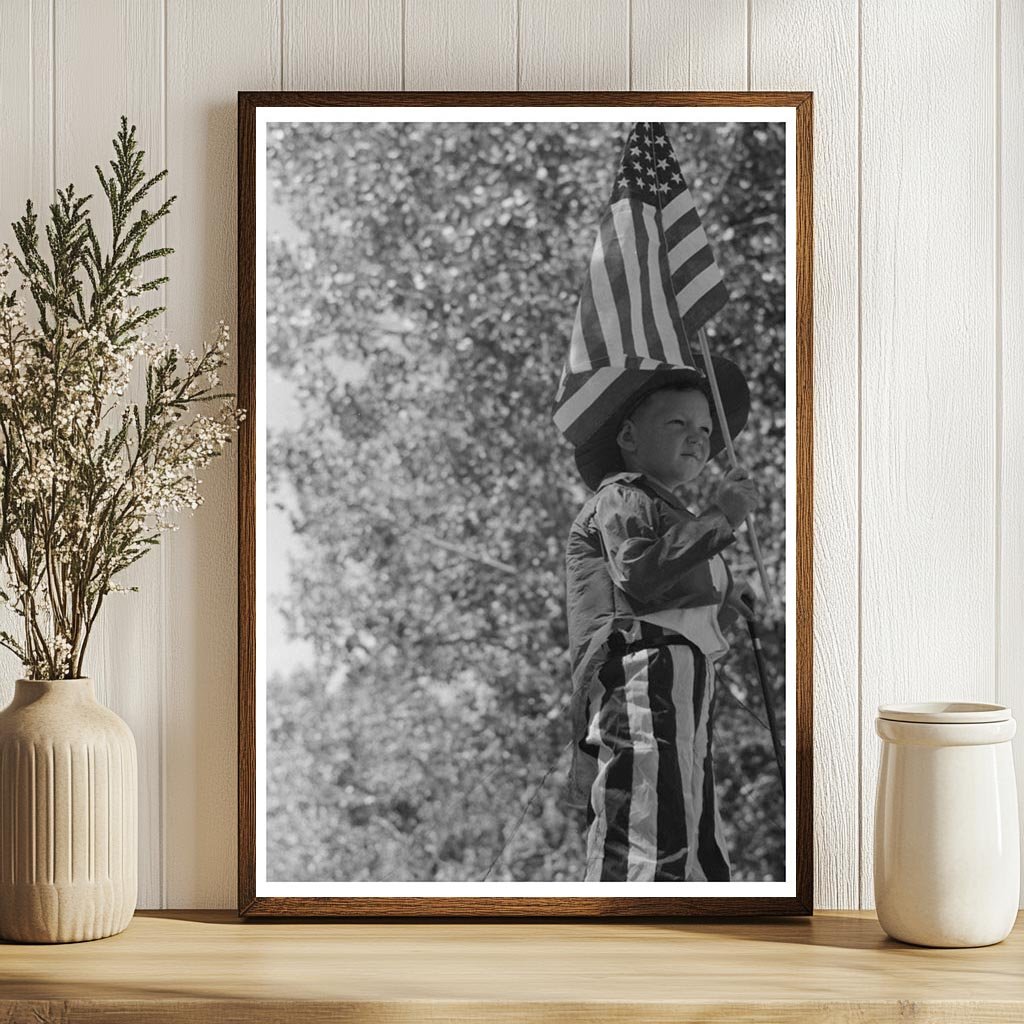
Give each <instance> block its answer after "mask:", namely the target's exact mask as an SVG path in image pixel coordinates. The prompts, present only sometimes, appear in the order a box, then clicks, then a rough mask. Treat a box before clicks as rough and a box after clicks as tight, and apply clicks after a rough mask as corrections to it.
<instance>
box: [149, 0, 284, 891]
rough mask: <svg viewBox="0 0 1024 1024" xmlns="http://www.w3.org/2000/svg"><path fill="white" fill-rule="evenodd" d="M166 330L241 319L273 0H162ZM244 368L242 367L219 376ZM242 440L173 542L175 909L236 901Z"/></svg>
mask: <svg viewBox="0 0 1024 1024" xmlns="http://www.w3.org/2000/svg"><path fill="white" fill-rule="evenodd" d="M167 4H168V7H167V151H168V154H169V161H168V162H169V166H170V171H171V181H170V188H171V190H172V191H173V192H175V193H177V194H178V196H179V199H178V202H177V204H176V206H175V208H174V210H173V211H172V213H171V216H170V218H169V222H168V228H167V232H168V241H169V243H170V244H171V245H173V246H174V247H175V249H176V250H177V251H176V253H175V255H174V256H172V257H171V258H170V261H169V262H170V275H171V281H170V284H169V285H168V307H169V312H168V317H167V319H168V329H169V331H170V334H171V337H172V339H174V340H176V341H178V342H179V343H180V344H181V345H182V346H183V347H185V348H189V347H193V346H195V345H197V344H198V342H200V341H202V340H206V339H212V338H213V337H214V336H215V334H216V330H217V321H218V320H226V321H227V322H228V323H229V324H232V325H234V323H235V311H236V288H235V284H236V272H235V266H236V245H235V240H236V229H237V222H236V219H235V211H236V202H235V199H236V196H235V193H236V175H237V169H236V163H235V159H236V153H235V149H236V147H235V137H236V131H235V124H236V117H237V109H236V105H237V100H236V94H237V93H238V91H239V90H246V89H248V90H258V89H277V88H279V87H280V84H281V33H280V27H281V21H280V15H281V11H280V7H279V5H278V3H277V2H276V0H258V2H257V0H218V2H217V3H214V4H211V3H206V2H203V0H167ZM222 376H223V377H224V379H225V380H233V379H234V376H235V369H234V361H232V365H231V366H229V367H227V368H226V372H225V373H224V374H222ZM236 451H237V446H236V445H234V444H232V445H230V446H229V447H228V451H227V455H226V456H223V457H221V458H219V459H217V460H216V462H214V463H213V464H212V465H211V466H210V467H209V468H208V469H207V470H206V471H205V472H204V473H203V477H202V479H203V486H202V487H201V488H200V490H201V492H202V494H203V495H204V504H203V505H202V506H200V508H199V509H198V510H197V512H196V513H195V515H194V517H193V518H191V519H188V520H186V521H185V522H184V524H183V525H182V527H181V530H180V531H179V532H177V533H175V534H172V535H171V536H170V538H169V540H168V543H167V546H166V564H167V619H166V623H165V625H164V630H163V642H164V649H165V651H166V656H167V718H166V736H165V745H166V748H167V759H166V776H165V793H166V797H165V799H166V825H167V835H168V848H167V863H166V878H167V882H166V894H165V899H166V905H167V906H170V907H230V906H234V905H235V892H236V885H235V878H236V863H237V851H236V824H235V823H236V818H237V810H236V804H237V801H236V778H237V770H236V767H237V748H236V725H235V718H236V709H237V692H238V682H237V646H236V636H237V633H236V625H237V589H238V588H237V580H238V576H237V573H238V554H237V531H236V526H235V521H236V520H235V516H236V473H237V461H236Z"/></svg>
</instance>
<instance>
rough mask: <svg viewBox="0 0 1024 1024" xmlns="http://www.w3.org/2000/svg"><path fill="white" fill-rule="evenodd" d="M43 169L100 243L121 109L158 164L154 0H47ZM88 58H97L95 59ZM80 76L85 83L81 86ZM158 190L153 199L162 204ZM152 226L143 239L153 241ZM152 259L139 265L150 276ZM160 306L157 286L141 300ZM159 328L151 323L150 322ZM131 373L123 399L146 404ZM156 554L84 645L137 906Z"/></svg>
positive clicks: (159, 89)
mask: <svg viewBox="0 0 1024 1024" xmlns="http://www.w3.org/2000/svg"><path fill="white" fill-rule="evenodd" d="M53 37H54V55H55V62H54V85H53V88H54V113H55V124H54V143H55V145H54V164H55V173H56V184H57V187H58V188H64V187H66V186H67V185H68V184H69V183H74V185H75V191H76V192H77V193H78V194H79V195H85V194H88V193H92V196H93V198H92V201H91V202H90V204H89V208H90V210H91V212H92V217H93V222H94V224H95V225H96V229H97V234H98V235H99V238H100V241H101V244H104V245H109V244H110V238H111V227H110V210H109V206H108V205H107V201H106V197H105V196H104V194H103V190H102V188H101V187H100V183H99V180H98V179H97V177H96V171H95V165H96V164H99V165H100V167H102V168H103V170H104V173H109V171H110V165H109V162H110V160H111V159H112V158H113V155H114V150H113V145H112V140H113V138H114V136H115V135H116V134H117V130H118V127H119V125H120V119H121V115H122V114H124V115H125V116H127V118H128V122H129V124H135V125H137V127H138V140H139V145H140V147H141V148H142V149H144V150H145V151H146V168H147V170H148V172H149V173H150V174H152V173H155V172H157V171H159V170H160V169H162V167H163V166H164V164H163V160H164V147H163V142H164V138H163V73H162V68H163V11H162V8H161V3H160V0H110V2H107V3H103V4H96V3H90V2H88V0H58V2H57V3H56V4H55V5H54V32H53ZM97 54H103V59H102V60H97ZM83 83H88V87H87V88H85V87H83ZM163 195H164V191H163V189H162V188H160V187H158V190H157V192H156V193H155V194H154V201H162V199H163ZM162 240H163V229H162V227H161V228H158V229H155V230H154V232H153V237H152V239H151V242H152V246H153V247H156V246H159V245H160V244H161V243H162ZM163 262H164V261H162V260H160V261H154V262H153V263H152V264H151V265H150V266H149V268H148V277H149V278H150V279H152V278H154V277H159V276H161V274H162V273H163ZM143 298H144V299H145V300H146V304H147V305H148V304H159V303H160V302H162V301H163V294H162V291H159V292H156V293H153V294H152V295H147V296H144V297H143ZM152 326H153V329H154V330H160V329H161V327H162V324H161V323H160V322H156V323H155V324H153V325H152ZM145 394H146V391H145V381H144V378H143V377H142V376H141V374H139V375H138V377H137V379H136V380H135V381H134V383H133V385H132V388H131V389H130V391H129V392H128V394H127V395H126V396H125V397H126V398H127V399H128V400H129V401H133V402H144V401H145ZM161 568H162V561H161V557H160V555H159V553H153V552H150V553H149V554H148V555H147V556H146V557H145V558H144V559H143V560H142V561H140V562H137V563H136V564H135V565H134V566H132V567H131V568H130V569H129V570H128V571H127V572H126V573H125V574H124V576H123V577H122V578H120V580H119V582H120V584H121V585H122V586H126V587H132V586H137V587H138V588H139V592H138V593H137V594H128V595H126V594H110V595H108V596H107V598H106V599H105V601H104V604H103V610H102V611H101V612H100V615H99V618H98V620H97V622H96V626H95V628H94V629H93V632H92V635H91V637H90V640H89V646H88V648H87V652H86V660H85V665H84V672H85V674H86V675H89V676H92V677H93V678H94V679H95V683H96V696H97V699H98V700H100V701H101V702H102V703H105V704H107V705H108V706H109V707H110V708H112V709H113V710H114V711H115V712H117V714H119V715H120V716H121V717H122V718H123V719H124V720H125V721H126V722H127V723H128V725H129V726H130V727H131V729H132V732H133V733H134V734H135V743H136V746H137V747H138V755H139V905H140V906H142V907H159V906H161V904H162V899H163V896H162V873H163V860H164V849H163V815H162V801H161V787H162V784H163V778H162V774H163V740H164V732H163V698H164V660H163V651H162V645H161V644H160V643H153V640H154V638H159V637H161V636H162V633H163V618H164V601H165V596H166V590H165V586H164V579H163V574H162V571H161Z"/></svg>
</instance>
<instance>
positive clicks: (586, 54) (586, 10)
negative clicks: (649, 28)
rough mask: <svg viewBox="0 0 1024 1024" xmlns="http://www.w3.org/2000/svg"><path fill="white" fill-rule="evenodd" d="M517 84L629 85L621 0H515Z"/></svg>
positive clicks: (524, 86)
mask: <svg viewBox="0 0 1024 1024" xmlns="http://www.w3.org/2000/svg"><path fill="white" fill-rule="evenodd" d="M519 88H520V89H628V88H629V6H628V4H627V3H626V2H625V0H557V2H555V3H552V2H551V0H519Z"/></svg>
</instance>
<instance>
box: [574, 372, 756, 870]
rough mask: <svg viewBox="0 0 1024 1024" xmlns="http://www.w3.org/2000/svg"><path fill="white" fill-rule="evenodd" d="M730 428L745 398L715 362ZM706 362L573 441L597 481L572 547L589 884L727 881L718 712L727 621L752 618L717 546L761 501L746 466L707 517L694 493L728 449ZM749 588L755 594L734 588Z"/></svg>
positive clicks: (578, 777) (580, 462)
mask: <svg viewBox="0 0 1024 1024" xmlns="http://www.w3.org/2000/svg"><path fill="white" fill-rule="evenodd" d="M715 364H716V371H717V376H718V378H719V382H720V386H721V387H722V394H723V399H724V401H725V405H726V411H727V419H728V422H729V432H730V434H732V435H735V434H736V433H738V432H739V430H741V429H742V427H743V425H744V423H745V422H746V417H747V411H748V409H749V393H748V392H747V388H746V383H745V381H744V380H743V378H742V375H741V374H740V372H739V370H738V368H737V367H736V366H735V364H733V363H731V362H729V361H728V360H724V359H721V360H720V359H715ZM723 444H724V441H723V438H722V437H721V432H720V431H719V430H718V428H717V426H716V425H715V424H714V422H713V419H712V415H711V409H710V403H709V400H708V392H707V385H706V382H705V380H704V378H703V375H702V374H699V373H698V372H697V371H685V370H680V371H671V372H667V373H664V374H662V375H660V376H659V375H655V377H654V378H653V379H652V380H651V381H649V382H648V384H647V385H646V386H645V387H643V388H642V389H641V390H640V392H639V394H634V396H633V398H632V400H631V401H629V402H627V403H626V405H625V406H624V407H623V408H622V409H621V411H620V413H619V414H617V415H616V416H614V417H613V419H612V421H610V423H609V427H608V429H606V430H605V431H604V432H603V436H600V437H597V438H595V439H594V441H593V442H591V443H588V445H586V446H584V448H581V449H579V450H577V458H576V461H577V466H578V467H579V469H580V472H581V475H582V476H583V478H584V480H585V481H586V482H587V483H588V484H589V485H590V486H591V487H592V488H593V489H594V490H595V493H594V495H593V496H592V497H591V498H590V499H589V500H588V501H587V503H586V504H585V505H584V506H583V509H582V510H581V512H580V514H579V515H578V516H577V518H576V521H575V522H574V523H573V526H572V529H571V531H570V535H569V540H568V544H567V548H566V569H567V597H568V610H569V635H570V648H571V649H570V655H571V659H572V665H573V688H574V698H573V699H574V727H575V728H576V740H577V748H576V760H575V763H574V782H575V783H576V785H577V787H578V788H580V789H583V790H584V791H585V792H587V794H588V797H589V802H588V810H587V820H588V830H587V867H586V875H585V880H586V881H677V882H681V881H688V882H689V881H716V882H718V881H721V882H727V881H729V879H730V865H729V857H728V853H727V850H726V847H725V843H724V841H723V838H722V829H721V822H720V820H719V816H718V810H717V806H716V800H715V782H714V772H713V760H712V716H713V697H714V687H715V662H716V661H718V660H719V659H720V658H721V657H722V656H723V655H724V654H725V653H726V651H727V650H728V649H729V644H728V642H727V640H726V639H725V637H724V636H723V634H722V626H723V625H725V624H727V623H728V622H730V621H734V620H735V617H736V615H737V614H744V615H746V614H748V612H747V609H746V608H745V606H744V605H743V604H742V603H741V601H740V600H739V596H740V594H739V592H738V591H737V590H736V589H735V588H733V586H732V579H731V576H730V574H729V570H728V568H727V566H726V564H725V561H724V559H723V558H722V556H721V554H720V553H721V551H722V550H723V549H725V548H726V547H728V546H729V545H730V544H731V543H732V542H733V541H734V539H735V535H734V532H733V531H734V530H735V529H736V528H737V527H738V526H739V524H740V523H742V522H743V520H744V519H745V517H746V515H747V513H748V512H749V511H751V510H752V509H753V508H754V506H755V505H756V504H757V500H758V493H757V488H756V487H755V485H754V482H753V480H751V479H750V477H749V475H748V474H747V473H746V472H745V471H743V470H740V469H734V470H732V471H730V472H729V473H728V474H726V476H725V477H724V479H723V480H722V481H721V482H720V484H719V485H718V488H717V490H716V492H715V496H714V500H713V501H712V503H711V504H710V506H709V507H708V508H707V509H706V510H705V511H704V512H703V514H700V515H695V514H693V513H692V512H690V511H689V510H688V509H687V508H686V505H685V498H686V493H687V489H688V487H689V486H690V485H691V484H692V483H693V482H694V481H695V480H696V479H697V478H698V477H699V475H700V474H701V472H702V471H703V469H704V467H705V465H706V464H707V461H708V459H709V458H710V457H711V456H712V455H713V454H715V453H716V452H717V451H718V450H720V449H721V447H722V446H723ZM741 590H746V588H741Z"/></svg>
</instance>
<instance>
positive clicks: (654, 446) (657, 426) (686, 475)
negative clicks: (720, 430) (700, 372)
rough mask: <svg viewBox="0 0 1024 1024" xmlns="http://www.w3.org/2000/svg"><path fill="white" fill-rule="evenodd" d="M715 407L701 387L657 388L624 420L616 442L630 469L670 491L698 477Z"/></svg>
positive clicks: (703, 465)
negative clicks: (657, 482) (700, 389)
mask: <svg viewBox="0 0 1024 1024" xmlns="http://www.w3.org/2000/svg"><path fill="white" fill-rule="evenodd" d="M711 427H712V423H711V409H710V407H709V406H708V400H707V398H705V397H704V395H703V393H702V392H700V391H692V390H691V391H678V390H675V389H672V388H665V389H663V390H661V391H655V392H654V394H653V395H651V396H650V397H649V398H648V399H646V400H645V401H644V402H643V403H641V405H640V406H639V407H638V408H637V409H635V410H634V411H633V412H632V413H630V415H629V417H628V418H627V419H625V420H623V423H622V426H621V427H620V428H619V434H618V442H619V449H620V450H621V451H622V460H623V462H624V463H625V466H626V468H627V469H628V470H631V471H633V472H640V473H645V474H647V475H648V476H652V477H654V478H655V479H656V480H658V481H659V482H660V483H662V484H663V485H665V486H666V487H668V488H669V489H670V490H674V489H675V488H677V487H679V486H681V485H682V484H688V483H690V481H691V480H695V479H696V478H697V477H698V476H700V473H701V471H702V470H703V469H704V467H705V466H706V465H707V461H708V455H709V453H710V450H711Z"/></svg>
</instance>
